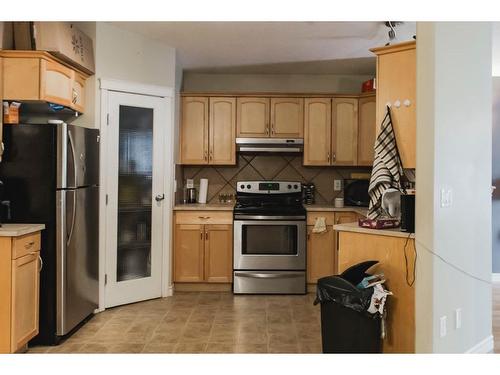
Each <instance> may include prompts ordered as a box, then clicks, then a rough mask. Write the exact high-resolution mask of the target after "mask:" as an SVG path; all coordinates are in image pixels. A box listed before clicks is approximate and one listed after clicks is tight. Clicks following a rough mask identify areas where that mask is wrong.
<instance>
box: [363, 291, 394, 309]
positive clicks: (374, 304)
mask: <svg viewBox="0 0 500 375" xmlns="http://www.w3.org/2000/svg"><path fill="white" fill-rule="evenodd" d="M391 295H392V292H389V291H387V290H385V289H384V288H383V287H382V285H381V284H376V285H374V286H373V294H372V298H371V301H370V306H369V307H368V310H367V311H368V312H369V313H371V314H375V313H376V312H378V313H380V315H383V314H384V307H385V301H386V299H387V296H391Z"/></svg>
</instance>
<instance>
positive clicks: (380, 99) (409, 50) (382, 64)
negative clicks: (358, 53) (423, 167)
mask: <svg viewBox="0 0 500 375" xmlns="http://www.w3.org/2000/svg"><path fill="white" fill-rule="evenodd" d="M371 51H372V52H373V53H374V54H375V55H377V123H376V129H377V133H378V131H379V130H380V124H381V123H382V120H383V119H384V116H385V114H386V106H387V104H390V105H391V118H392V125H393V127H394V132H395V133H396V140H397V143H398V150H399V153H400V155H401V161H402V163H403V167H404V168H415V166H416V165H415V164H416V161H415V148H416V143H415V137H416V111H415V108H416V107H415V98H416V42H415V41H410V42H404V43H399V44H394V45H390V46H385V47H379V48H373V49H371ZM398 104H399V105H398Z"/></svg>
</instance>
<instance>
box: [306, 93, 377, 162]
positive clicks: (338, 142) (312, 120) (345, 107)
mask: <svg viewBox="0 0 500 375" xmlns="http://www.w3.org/2000/svg"><path fill="white" fill-rule="evenodd" d="M374 101H375V97H374V96H373V95H370V96H368V95H367V96H363V97H361V98H360V99H358V98H333V99H330V98H306V99H305V101H304V165H325V166H327V165H338V166H344V165H345V166H356V165H367V166H370V165H371V164H372V163H371V161H369V160H368V158H369V156H366V155H370V154H373V151H371V150H373V144H374V142H375V139H374V132H371V133H370V130H368V132H367V131H366V129H365V128H366V124H373V123H374V122H375V111H374V110H370V109H371V107H370V105H372V106H373V108H374ZM366 103H371V104H366ZM360 106H361V109H362V116H361V117H360V115H359V114H360V111H359V108H360ZM359 155H361V159H360V160H358V157H359ZM367 160H368V161H367ZM372 160H373V156H372Z"/></svg>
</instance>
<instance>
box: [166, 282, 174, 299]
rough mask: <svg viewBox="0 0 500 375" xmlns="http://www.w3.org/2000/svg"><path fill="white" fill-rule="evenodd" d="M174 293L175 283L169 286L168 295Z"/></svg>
mask: <svg viewBox="0 0 500 375" xmlns="http://www.w3.org/2000/svg"><path fill="white" fill-rule="evenodd" d="M173 295H174V285H173V284H172V285H169V286H168V292H167V297H172V296H173Z"/></svg>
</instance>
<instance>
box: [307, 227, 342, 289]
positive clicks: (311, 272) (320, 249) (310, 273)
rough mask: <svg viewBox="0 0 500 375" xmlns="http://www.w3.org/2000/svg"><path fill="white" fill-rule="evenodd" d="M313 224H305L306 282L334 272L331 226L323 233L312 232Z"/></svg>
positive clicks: (315, 280)
mask: <svg viewBox="0 0 500 375" xmlns="http://www.w3.org/2000/svg"><path fill="white" fill-rule="evenodd" d="M313 227H314V226H312V225H308V226H307V282H308V283H316V282H317V281H318V279H319V278H321V277H325V276H331V275H334V274H335V271H336V269H337V267H336V265H335V238H334V231H333V228H332V227H331V226H327V231H326V232H323V233H312V229H313Z"/></svg>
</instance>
